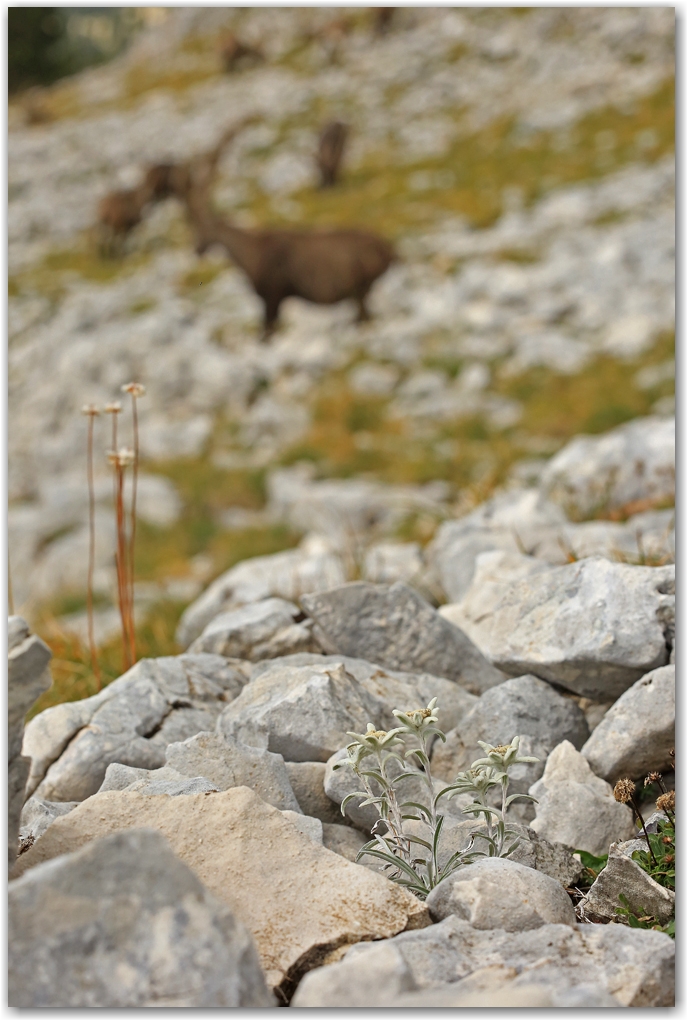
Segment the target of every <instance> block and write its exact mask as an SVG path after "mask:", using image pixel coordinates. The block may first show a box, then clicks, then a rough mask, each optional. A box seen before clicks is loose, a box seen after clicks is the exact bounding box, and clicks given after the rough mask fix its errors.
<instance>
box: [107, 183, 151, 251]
mask: <svg viewBox="0 0 687 1020" xmlns="http://www.w3.org/2000/svg"><path fill="white" fill-rule="evenodd" d="M151 197H152V196H151V192H150V188H149V186H148V185H147V184H146V183H145V182H144V183H143V184H140V185H139V186H138V187H137V188H121V189H119V190H118V191H110V192H109V193H108V194H107V195H105V196H104V197H103V198H101V199H100V202H99V203H98V228H99V230H98V232H99V244H100V249H101V251H102V252H103V253H105V254H113V253H114V252H115V251H116V250H117V248H118V247H119V246H121V243H122V242H123V241H124V239H125V238H126V236H127V234H128V233H129V232H130V231H131V230H133V228H134V227H135V226H137V224H139V223H140V222H141V217H142V215H143V209H144V207H145V206H146V204H147V203H148V202H149V201H150V199H151Z"/></svg>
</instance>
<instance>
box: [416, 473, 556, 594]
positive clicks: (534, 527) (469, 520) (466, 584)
mask: <svg viewBox="0 0 687 1020" xmlns="http://www.w3.org/2000/svg"><path fill="white" fill-rule="evenodd" d="M566 523H567V520H566V517H565V514H564V513H563V511H562V510H561V509H560V507H558V506H556V505H555V504H554V503H551V502H549V501H547V500H544V499H542V496H541V494H540V492H539V491H538V490H537V489H525V490H523V491H522V492H518V493H511V492H507V493H501V494H499V495H497V496H494V497H493V498H492V499H490V500H488V501H487V502H486V503H483V504H482V505H481V506H479V507H477V509H476V510H473V511H472V513H470V514H467V516H465V517H461V518H460V520H457V521H446V522H444V523H443V524H442V525H441V526H440V527H439V529H438V530H437V533H436V535H435V537H434V539H433V540H432V542H431V543H430V545H429V546H428V547H427V550H426V555H427V559H428V561H429V563H430V564H431V565H432V567H433V569H434V572H435V573H436V575H437V579H438V580H439V582H440V584H441V587H442V588H443V590H444V591H445V592H446V595H447V596H448V600H449V602H452V603H455V602H460V601H461V600H462V599H463V598H464V597H465V596H466V595H467V593H468V591H469V589H470V586H471V584H472V583H473V580H474V578H475V570H476V565H477V562H478V557H479V556H480V554H484V553H486V552H490V551H494V550H502V551H503V552H506V553H508V554H509V555H511V556H516V557H517V556H518V555H521V554H522V550H523V548H524V549H527V551H528V553H529V554H530V555H532V556H537V557H538V558H542V559H544V560H547V559H549V560H551V561H552V562H561V560H562V556H561V549H560V547H559V546H558V542H557V536H558V535H559V534H560V532H561V531H562V529H563V528H564V527H565V525H566ZM543 566H544V568H545V567H546V564H543Z"/></svg>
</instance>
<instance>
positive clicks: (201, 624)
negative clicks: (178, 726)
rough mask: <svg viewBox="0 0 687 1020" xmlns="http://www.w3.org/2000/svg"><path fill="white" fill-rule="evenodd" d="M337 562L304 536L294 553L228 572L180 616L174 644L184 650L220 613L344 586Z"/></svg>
mask: <svg viewBox="0 0 687 1020" xmlns="http://www.w3.org/2000/svg"><path fill="white" fill-rule="evenodd" d="M345 579H346V575H345V572H344V567H343V563H342V561H341V558H340V557H339V556H338V555H337V554H336V553H335V552H334V551H333V550H332V549H331V547H330V545H329V543H327V542H326V541H325V540H323V539H321V538H319V537H317V536H312V537H307V538H306V539H304V541H303V542H302V543H301V545H300V547H299V548H298V549H287V550H286V552H280V553H274V554H273V555H271V556H254V557H252V558H251V559H248V560H243V561H242V562H241V563H237V564H236V566H234V567H232V568H231V569H230V570H227V571H226V573H224V574H222V575H221V576H220V577H218V578H217V579H216V580H215V581H213V582H212V584H211V585H210V586H209V588H207V590H206V591H204V592H203V594H202V595H201V596H200V597H199V598H197V599H196V601H195V602H192V603H191V605H190V606H188V608H187V609H186V610H185V611H184V614H183V616H182V617H181V621H180V623H179V627H178V629H177V641H178V642H179V644H180V645H181V647H182V648H187V647H188V645H190V643H191V642H192V641H193V640H194V639H195V638H197V637H198V636H199V635H200V634H201V633H202V632H203V630H204V628H205V627H207V625H208V624H209V623H210V621H211V620H213V619H215V617H216V616H218V615H219V614H220V613H224V612H226V611H228V610H232V609H236V608H238V607H239V606H243V605H246V604H248V603H250V602H257V601H259V600H261V599H268V598H271V597H273V596H275V597H277V598H282V599H289V600H294V599H298V598H299V597H300V596H301V595H303V594H304V593H305V592H312V591H319V590H320V589H322V588H331V586H332V585H334V584H341V583H342V582H343V581H345Z"/></svg>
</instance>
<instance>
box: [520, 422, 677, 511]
mask: <svg viewBox="0 0 687 1020" xmlns="http://www.w3.org/2000/svg"><path fill="white" fill-rule="evenodd" d="M540 484H541V488H542V490H543V491H544V493H545V494H546V495H547V496H548V497H549V498H550V499H553V500H555V501H556V502H557V503H560V504H561V505H562V506H564V507H565V508H566V510H567V511H568V512H569V513H574V514H575V515H577V516H578V517H580V516H582V517H586V516H591V515H592V513H593V512H594V511H595V510H596V509H598V508H599V507H600V506H603V507H608V508H614V507H621V506H624V505H625V504H627V503H632V502H634V501H636V500H651V501H654V502H665V501H667V500H673V499H675V418H658V417H649V418H636V419H635V420H634V421H630V422H628V423H627V424H625V425H620V426H619V427H618V428H616V429H613V430H612V431H610V432H606V433H605V434H604V435H601V436H576V437H575V438H574V439H572V440H571V441H570V442H569V443H568V444H567V445H566V446H564V447H563V449H562V450H560V451H559V452H558V453H557V454H556V456H555V457H552V458H551V460H550V461H549V463H548V464H547V465H546V468H545V469H544V472H543V474H542V477H541V482H540Z"/></svg>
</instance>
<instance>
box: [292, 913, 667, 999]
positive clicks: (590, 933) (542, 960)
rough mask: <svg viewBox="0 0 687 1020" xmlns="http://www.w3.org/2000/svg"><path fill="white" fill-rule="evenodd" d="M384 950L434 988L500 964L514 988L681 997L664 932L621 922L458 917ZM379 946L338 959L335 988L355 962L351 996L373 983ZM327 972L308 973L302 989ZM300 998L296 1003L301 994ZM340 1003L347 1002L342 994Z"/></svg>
mask: <svg viewBox="0 0 687 1020" xmlns="http://www.w3.org/2000/svg"><path fill="white" fill-rule="evenodd" d="M386 947H387V965H386V969H387V970H389V969H390V961H389V960H388V956H389V950H394V949H395V950H397V951H398V952H399V954H400V956H401V957H402V961H403V963H404V964H405V965H406V967H407V969H408V971H409V973H410V978H411V979H412V980H413V981H414V982H415V984H416V986H417V987H418V988H422V989H427V990H428V991H431V990H432V989H433V988H436V987H441V986H444V987H445V985H446V983H447V982H451V983H455V988H456V991H458V990H459V989H460V986H461V984H462V983H463V981H464V979H466V978H469V977H470V976H471V975H474V974H476V972H478V971H482V972H484V971H485V970H486V969H489V970H492V969H493V968H499V969H503V970H505V971H507V972H508V971H509V972H510V973H509V974H508V982H509V987H511V988H514V989H517V988H521V987H524V986H528V987H529V986H531V985H532V984H535V985H538V986H539V987H543V988H545V989H550V990H552V991H554V990H555V991H557V992H559V993H560V992H563V991H566V990H572V989H575V988H577V987H579V986H592V987H594V988H597V989H600V990H602V991H603V992H604V993H605V994H608V995H612V996H613V997H614V998H615V1000H616V1003H617V1004H618V1005H620V1006H672V1005H673V1004H674V1000H675V943H674V942H673V940H672V939H671V938H669V937H668V935H664V934H663V933H662V932H658V931H642V930H640V929H636V928H628V927H626V926H625V925H621V924H599V925H592V924H584V925H575V926H574V927H573V926H570V925H567V924H544V925H542V926H541V927H540V928H534V929H532V930H531V931H524V932H523V931H521V932H505V931H502V930H500V929H494V930H491V931H480V930H479V929H477V928H473V927H472V925H471V924H469V923H468V922H467V921H464V920H461V919H460V918H458V917H455V916H452V917H447V918H446V920H445V921H441V922H440V923H439V924H435V925H432V926H431V927H429V928H426V929H424V930H423V931H409V932H404V933H403V934H401V935H397V936H396V937H395V938H393V939H391V940H389V942H387V943H386ZM376 948H377V947H376V946H373V945H368V944H365V945H357V946H353V947H352V948H351V949H349V950H348V952H347V953H346V956H345V957H344V959H343V960H342V961H341V962H340V963H335V964H333V965H332V966H331V968H327V969H328V970H330V971H331V973H330V975H329V980H330V981H331V982H332V984H333V985H334V984H335V982H336V981H337V970H338V968H342V969H343V968H344V967H345V966H347V965H349V964H350V965H351V967H350V969H349V974H351V975H355V977H354V978H353V980H351V981H350V984H349V987H350V989H351V990H350V993H349V994H350V996H351V997H352V998H353V997H355V995H356V985H357V983H358V982H360V983H361V984H362V983H363V982H370V981H371V980H373V976H374V972H375V970H376V969H377V961H376V960H375V958H374V954H375V951H376ZM368 954H369V956H368ZM354 963H355V965H356V966H355V968H354V967H353V966H352V965H353V964H354ZM321 973H322V972H321V971H316V972H315V973H314V974H312V975H308V977H307V978H306V981H305V982H304V988H305V987H306V982H308V983H309V982H314V981H315V979H316V978H318V977H319V975H320V974H321ZM473 980H474V979H473ZM494 986H496V987H498V981H495V980H494V974H493V972H492V973H491V974H488V975H487V984H486V987H487V988H489V987H492V988H493V987H494ZM465 987H466V986H463V988H465ZM468 987H469V986H468ZM473 987H474V985H473ZM294 1002H295V1004H296V1005H298V1002H299V999H298V998H297V999H295V1000H294ZM319 1004H321V1005H324V1004H325V1003H319ZM571 1004H572V1003H571ZM587 1004H589V1003H587ZM326 1005H333V1003H332V1002H329V1003H326ZM337 1005H340V1006H345V1005H347V1001H346V997H345V996H344V995H342V996H340V1001H339V1002H338V1003H337Z"/></svg>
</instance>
